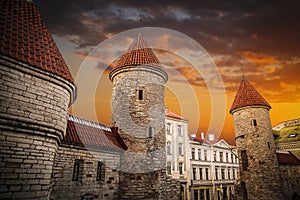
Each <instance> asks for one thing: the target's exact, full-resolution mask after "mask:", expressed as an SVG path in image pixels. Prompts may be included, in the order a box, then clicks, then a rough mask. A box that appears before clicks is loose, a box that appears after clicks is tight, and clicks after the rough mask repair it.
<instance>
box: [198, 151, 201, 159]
mask: <svg viewBox="0 0 300 200" xmlns="http://www.w3.org/2000/svg"><path fill="white" fill-rule="evenodd" d="M198 160H201V149H198Z"/></svg>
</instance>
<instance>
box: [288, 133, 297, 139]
mask: <svg viewBox="0 0 300 200" xmlns="http://www.w3.org/2000/svg"><path fill="white" fill-rule="evenodd" d="M297 135H298V134H297V133H291V134H290V135H289V138H295V137H297Z"/></svg>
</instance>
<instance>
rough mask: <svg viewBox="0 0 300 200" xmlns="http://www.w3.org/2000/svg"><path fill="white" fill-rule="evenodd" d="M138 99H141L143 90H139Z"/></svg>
mask: <svg viewBox="0 0 300 200" xmlns="http://www.w3.org/2000/svg"><path fill="white" fill-rule="evenodd" d="M139 100H143V90H139Z"/></svg>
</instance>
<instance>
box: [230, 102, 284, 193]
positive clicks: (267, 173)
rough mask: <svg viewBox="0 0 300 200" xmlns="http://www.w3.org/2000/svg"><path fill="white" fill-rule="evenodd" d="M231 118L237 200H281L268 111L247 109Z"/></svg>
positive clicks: (255, 108) (241, 110)
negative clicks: (237, 167)
mask: <svg viewBox="0 0 300 200" xmlns="http://www.w3.org/2000/svg"><path fill="white" fill-rule="evenodd" d="M233 117H234V127H235V134H236V145H237V150H238V156H239V161H240V183H239V185H240V188H237V190H238V191H239V192H240V193H239V194H238V195H239V196H240V197H239V198H241V199H247V198H248V199H283V196H282V194H283V192H282V188H281V184H280V179H279V167H278V161H277V156H276V152H275V142H274V139H273V133H272V128H271V123H270V117H269V111H268V109H267V108H266V107H262V106H251V107H246V108H243V109H239V110H237V111H235V112H234V113H233Z"/></svg>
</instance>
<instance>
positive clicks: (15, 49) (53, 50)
mask: <svg viewBox="0 0 300 200" xmlns="http://www.w3.org/2000/svg"><path fill="white" fill-rule="evenodd" d="M0 54H2V55H5V56H9V57H11V58H14V59H17V60H18V61H22V62H24V63H28V64H30V65H32V66H34V67H36V68H39V69H42V70H45V71H47V72H51V73H53V74H56V75H58V76H60V77H63V78H64V79H66V80H68V81H70V82H72V83H73V82H74V81H73V78H72V75H71V73H70V71H69V69H68V67H67V65H66V63H65V61H64V59H63V57H62V55H61V54H60V52H59V50H58V48H57V46H56V44H55V42H54V40H53V38H52V36H51V35H50V33H49V31H48V29H47V28H46V26H45V25H44V23H43V22H42V20H41V16H40V14H39V12H38V10H37V7H36V6H35V5H34V4H33V3H32V2H29V1H28V0H2V1H1V2H0Z"/></svg>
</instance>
